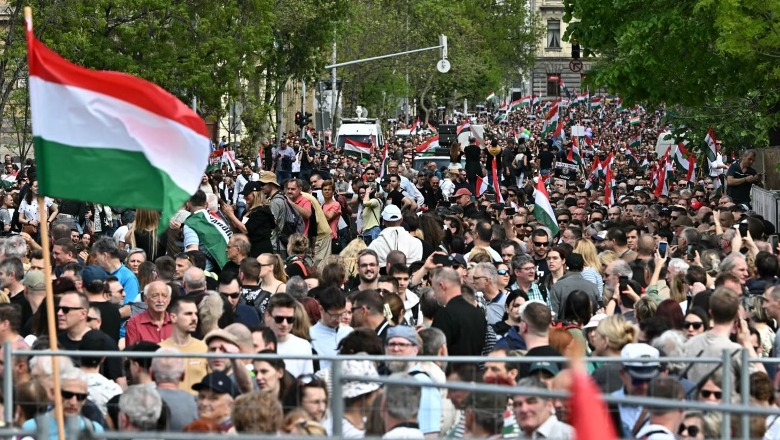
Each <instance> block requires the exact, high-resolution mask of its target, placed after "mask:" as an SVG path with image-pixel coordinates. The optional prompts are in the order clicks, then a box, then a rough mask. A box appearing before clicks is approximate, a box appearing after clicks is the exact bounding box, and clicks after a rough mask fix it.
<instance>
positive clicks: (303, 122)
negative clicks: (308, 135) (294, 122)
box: [301, 112, 311, 127]
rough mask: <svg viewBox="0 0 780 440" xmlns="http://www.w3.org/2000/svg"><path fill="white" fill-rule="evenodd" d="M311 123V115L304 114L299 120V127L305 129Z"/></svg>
mask: <svg viewBox="0 0 780 440" xmlns="http://www.w3.org/2000/svg"><path fill="white" fill-rule="evenodd" d="M309 123H311V113H309V112H305V113H304V114H303V117H302V118H301V127H305V126H307V125H309Z"/></svg>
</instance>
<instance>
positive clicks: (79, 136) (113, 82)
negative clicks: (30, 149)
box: [27, 18, 224, 255]
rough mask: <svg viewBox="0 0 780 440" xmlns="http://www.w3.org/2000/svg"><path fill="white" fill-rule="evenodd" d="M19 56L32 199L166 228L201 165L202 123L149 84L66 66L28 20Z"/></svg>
mask: <svg viewBox="0 0 780 440" xmlns="http://www.w3.org/2000/svg"><path fill="white" fill-rule="evenodd" d="M27 54H28V68H29V87H30V106H31V111H32V113H31V116H32V132H33V143H34V145H35V159H36V163H37V167H38V184H39V186H40V194H41V195H46V196H50V197H55V198H63V199H73V200H84V201H90V202H94V203H102V204H106V205H112V206H128V207H134V208H146V209H154V210H160V211H162V215H161V217H160V225H165V226H167V225H168V222H169V221H170V219H171V217H173V215H174V214H175V213H176V211H178V209H179V208H180V207H181V206H182V205H183V204H184V203H185V202H186V201H187V200H188V199H189V198H190V196H191V195H192V194H194V193H195V191H197V190H198V187H199V186H200V181H201V178H202V177H203V172H204V171H205V170H206V167H207V165H208V164H209V154H210V152H211V146H210V140H209V133H208V130H207V129H206V124H205V123H204V122H203V119H201V117H200V116H198V115H197V114H196V113H195V112H193V111H192V110H191V109H190V108H189V107H188V106H187V105H185V104H184V103H182V102H181V101H180V100H179V99H178V98H176V97H175V96H173V95H171V94H170V93H168V92H166V91H165V90H163V89H162V88H160V87H159V86H157V85H155V84H153V83H150V82H148V81H145V80H143V79H140V78H137V77H134V76H131V75H128V74H125V73H119V72H107V71H96V70H90V69H86V68H83V67H80V66H77V65H75V64H72V63H70V62H68V61H67V60H65V59H64V58H62V57H60V56H59V55H57V54H56V53H55V52H53V51H51V50H50V49H49V48H47V47H46V46H45V45H44V44H43V43H41V42H40V41H39V40H38V39H37V38H35V36H34V35H33V32H32V19H31V18H28V20H27ZM55 104H56V105H55ZM65 170H67V172H65ZM128 188H132V191H128ZM223 255H224V250H223Z"/></svg>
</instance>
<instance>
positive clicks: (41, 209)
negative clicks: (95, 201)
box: [24, 6, 65, 440]
mask: <svg viewBox="0 0 780 440" xmlns="http://www.w3.org/2000/svg"><path fill="white" fill-rule="evenodd" d="M24 22H25V28H26V31H27V65H28V70H29V65H30V61H31V60H32V48H33V43H34V40H33V39H34V38H35V37H34V36H33V28H32V8H30V7H29V6H26V7H25V8H24ZM28 81H29V78H28ZM28 191H31V189H28ZM48 218H49V216H48V212H47V211H46V199H45V198H44V197H42V196H38V225H39V231H38V232H39V233H40V235H41V246H42V247H43V267H44V271H43V274H44V279H45V281H46V321H47V325H48V327H49V349H50V350H51V351H57V348H58V347H57V322H56V321H55V319H54V317H55V312H54V292H53V290H52V279H51V273H52V266H51V253H50V252H49V249H50V245H49V222H48ZM51 370H52V371H51V374H52V382H53V383H54V418H55V420H56V422H57V438H58V439H59V440H65V415H64V413H63V408H62V394H61V391H62V387H61V384H60V363H59V359H58V357H57V356H52V357H51Z"/></svg>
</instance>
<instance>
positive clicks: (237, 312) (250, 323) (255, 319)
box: [218, 277, 260, 328]
mask: <svg viewBox="0 0 780 440" xmlns="http://www.w3.org/2000/svg"><path fill="white" fill-rule="evenodd" d="M218 290H219V295H220V296H221V297H222V299H223V300H224V301H227V303H228V304H230V308H231V309H232V310H233V322H238V323H241V324H244V325H245V326H247V327H249V328H253V327H260V316H259V315H258V314H257V311H256V310H255V308H254V307H250V306H248V305H246V304H239V299H240V298H241V286H239V285H238V280H237V279H236V278H234V277H220V278H219V288H218Z"/></svg>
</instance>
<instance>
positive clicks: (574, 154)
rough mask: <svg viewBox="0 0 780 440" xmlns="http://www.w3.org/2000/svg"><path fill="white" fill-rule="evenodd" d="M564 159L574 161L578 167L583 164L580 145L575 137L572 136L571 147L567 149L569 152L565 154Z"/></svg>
mask: <svg viewBox="0 0 780 440" xmlns="http://www.w3.org/2000/svg"><path fill="white" fill-rule="evenodd" d="M566 159H567V160H568V161H569V162H574V163H576V164H577V165H578V166H579V167H580V168H582V167H583V166H584V163H583V162H582V156H580V145H579V142H578V141H577V138H576V137H574V138H572V140H571V149H569V154H568V155H567V157H566Z"/></svg>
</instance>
